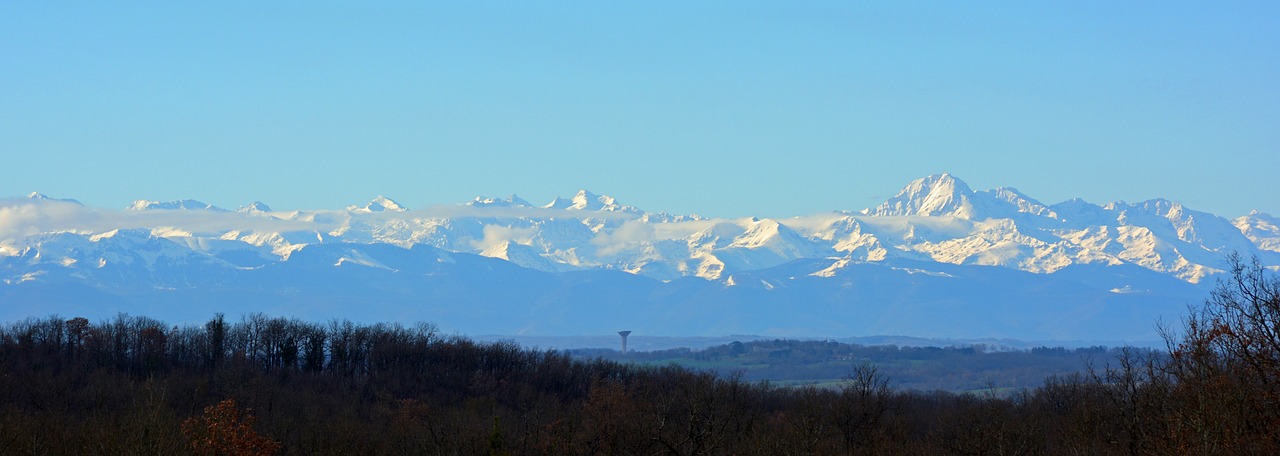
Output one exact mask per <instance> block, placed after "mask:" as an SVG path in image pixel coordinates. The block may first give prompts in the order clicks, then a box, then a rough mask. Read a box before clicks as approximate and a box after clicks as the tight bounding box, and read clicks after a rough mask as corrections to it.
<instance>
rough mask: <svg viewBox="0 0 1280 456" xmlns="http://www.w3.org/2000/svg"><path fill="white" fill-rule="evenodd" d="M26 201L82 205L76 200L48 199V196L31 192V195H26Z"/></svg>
mask: <svg viewBox="0 0 1280 456" xmlns="http://www.w3.org/2000/svg"><path fill="white" fill-rule="evenodd" d="M27 199H31V200H35V201H57V202H61V203H73V204H78V205H81V206H83V204H80V202H79V201H77V200H73V199H62V198H50V197H48V196H46V195H45V194H43V193H40V192H31V193H28V194H27Z"/></svg>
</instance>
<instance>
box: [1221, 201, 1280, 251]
mask: <svg viewBox="0 0 1280 456" xmlns="http://www.w3.org/2000/svg"><path fill="white" fill-rule="evenodd" d="M1232 224H1233V225H1235V227H1236V228H1237V229H1239V230H1240V232H1241V233H1244V236H1245V238H1247V239H1249V240H1250V241H1252V242H1253V243H1254V244H1255V245H1257V246H1258V248H1259V249H1262V250H1266V251H1268V252H1276V253H1280V219H1277V218H1276V217H1274V216H1272V215H1270V214H1266V213H1262V212H1258V211H1253V212H1250V213H1249V215H1245V216H1242V217H1239V218H1236V219H1235V220H1233V221H1232Z"/></svg>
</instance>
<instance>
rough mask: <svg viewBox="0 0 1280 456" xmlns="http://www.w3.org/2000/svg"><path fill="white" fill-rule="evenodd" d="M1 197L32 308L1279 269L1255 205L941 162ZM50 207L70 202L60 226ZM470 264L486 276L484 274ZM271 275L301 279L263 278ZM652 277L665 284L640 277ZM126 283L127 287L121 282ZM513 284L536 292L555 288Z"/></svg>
mask: <svg viewBox="0 0 1280 456" xmlns="http://www.w3.org/2000/svg"><path fill="white" fill-rule="evenodd" d="M4 204H9V205H11V206H6V207H0V211H7V212H0V214H21V215H20V216H18V215H8V216H6V217H7V218H5V217H0V227H2V228H5V229H4V230H2V231H0V284H2V285H0V302H3V300H4V299H10V300H12V299H16V298H5V296H16V295H13V293H20V292H21V293H35V294H32V295H31V296H32V297H31V298H30V299H32V301H30V302H32V303H35V302H38V301H37V300H36V299H37V298H38V297H39V296H45V297H47V295H44V294H39V293H36V292H35V291H32V290H37V289H39V290H66V289H68V288H66V287H68V286H71V284H74V285H75V286H78V287H85V288H82V290H97V291H93V292H92V293H108V294H111V295H112V296H117V297H118V296H122V295H120V294H119V293H122V292H120V291H119V290H124V289H129V290H134V289H135V288H136V287H138V286H140V285H139V284H146V285H145V287H144V288H145V289H148V290H150V289H155V290H182V289H188V290H200V289H204V288H202V287H210V286H220V287H241V286H242V285H235V284H237V283H242V282H244V281H246V280H247V281H249V282H245V283H252V284H254V285H252V286H250V285H243V286H245V287H250V288H251V289H252V290H276V291H271V292H270V293H271V296H276V297H279V296H310V295H308V293H310V292H309V291H305V288H306V287H305V286H303V285H302V284H305V283H309V284H311V285H312V286H319V285H317V284H318V282H315V280H321V279H319V278H323V280H326V281H332V282H333V283H334V284H335V285H333V286H334V287H336V286H338V285H337V284H345V285H344V286H354V287H356V288H359V289H360V290H363V291H365V292H368V293H372V295H376V296H383V297H386V296H388V295H386V294H385V293H393V292H394V293H398V292H400V291H395V290H406V289H417V288H414V287H415V286H416V285H409V284H412V283H418V282H415V281H427V282H423V283H428V282H429V283H432V284H437V285H438V284H440V283H441V282H439V281H441V280H447V281H449V282H448V283H449V284H451V285H449V286H451V287H454V288H447V289H440V290H438V291H430V293H442V294H432V295H431V296H435V297H437V298H439V299H444V300H456V299H463V298H460V297H458V296H455V295H448V294H443V293H445V292H446V291H447V290H455V291H457V292H458V293H472V292H473V291H472V292H466V291H458V290H471V288H468V287H489V288H492V287H505V286H506V285H501V284H502V283H503V282H502V280H506V279H502V278H501V277H497V276H492V275H491V274H492V271H495V270H497V269H495V268H498V269H501V270H502V271H505V272H503V274H507V275H510V274H515V273H516V271H523V272H519V274H520V277H522V279H521V280H526V279H527V280H532V281H535V282H538V285H531V283H533V282H529V283H525V282H522V284H521V285H520V286H522V287H531V286H532V287H535V288H537V287H543V286H545V287H549V288H545V289H543V288H538V289H542V290H544V291H545V292H546V293H550V294H549V295H547V296H560V295H558V294H557V293H561V292H562V291H563V289H562V288H556V287H570V288H573V287H585V288H581V290H588V289H589V290H591V293H603V294H606V295H607V294H609V293H613V292H614V291H612V290H609V289H605V288H598V287H606V285H604V284H612V285H608V286H613V285H617V284H619V283H625V284H628V285H626V286H628V287H631V286H635V287H639V288H638V289H644V290H651V291H652V292H653V293H656V295H655V296H666V297H667V298H664V299H669V298H670V296H671V295H672V293H677V292H676V291H670V290H691V289H697V290H701V291H698V293H703V294H704V295H706V296H711V295H707V294H706V293H711V292H710V291H707V290H733V291H725V292H726V293H731V295H732V296H734V299H744V300H747V301H750V302H757V301H752V300H755V299H764V300H763V301H758V302H773V301H771V299H775V298H768V299H765V298H760V296H757V295H755V294H754V293H766V294H771V296H775V297H776V296H782V295H786V296H793V295H794V296H793V297H794V298H796V299H816V300H819V302H825V303H826V304H823V305H826V306H829V307H830V308H836V307H839V306H844V305H851V304H848V302H857V303H861V304H858V305H869V304H866V301H862V300H860V299H861V298H858V299H854V298H851V297H850V296H851V295H848V294H847V293H851V292H850V291H848V290H857V289H868V290H878V291H875V292H874V293H880V294H878V295H876V296H880V299H887V300H889V301H893V302H902V299H905V298H902V297H893V296H895V295H893V294H892V293H893V292H895V291H894V290H890V289H882V288H878V287H881V286H889V285H888V284H894V285H893V286H907V285H908V284H912V283H930V284H937V285H938V286H945V287H952V289H955V290H960V291H963V292H970V291H972V292H973V293H974V294H973V295H972V296H970V297H968V298H965V297H960V298H956V299H960V300H964V299H972V300H973V302H980V301H981V300H982V297H983V296H985V295H984V293H986V292H987V291H988V290H985V289H982V288H981V287H979V288H975V289H972V290H971V289H970V288H968V286H967V285H966V286H960V285H953V284H952V282H951V280H956V279H957V278H960V277H980V278H982V280H987V281H989V282H986V283H987V285H986V286H987V287H996V288H999V287H1005V288H999V289H998V290H995V291H992V293H994V294H995V295H1000V294H1001V293H1004V292H1008V293H1011V294H1009V295H1008V296H1015V295H1016V296H1026V294H1025V293H1031V291H1030V290H1031V289H1026V290H1022V289H1020V290H1022V291H1017V292H1016V293H1015V292H1013V291H1009V290H1010V289H1012V288H1009V287H1013V288H1017V287H1021V286H1022V285H1019V284H1014V283H1009V284H1003V285H1002V284H1001V283H1002V282H1000V280H1004V279H1009V280H1015V279H1016V280H1019V281H1023V282H1025V283H1030V282H1027V281H1028V280H1032V279H1028V277H1032V278H1035V279H1034V280H1032V281H1033V282H1035V283H1038V284H1039V285H1036V286H1050V285H1049V284H1053V285H1052V286H1054V287H1063V288H1062V289H1063V290H1071V291H1070V293H1066V294H1063V295H1061V296H1071V297H1072V298H1071V299H1086V298H1083V297H1089V296H1092V298H1087V299H1095V298H1096V300H1095V301H1089V302H1111V301H1112V300H1116V299H1120V300H1122V301H1124V302H1129V303H1145V302H1148V301H1144V300H1150V299H1154V297H1155V296H1157V295H1159V292H1158V290H1157V288H1159V287H1165V288H1168V287H1171V286H1173V285H1170V284H1172V283H1177V284H1183V285H1178V286H1177V287H1175V288H1177V289H1179V290H1182V291H1179V292H1178V293H1200V292H1203V291H1204V287H1205V286H1207V285H1209V284H1212V283H1213V279H1214V277H1216V275H1217V274H1219V273H1221V272H1223V271H1224V270H1225V269H1226V268H1227V267H1228V264H1229V263H1228V262H1227V260H1226V258H1227V256H1228V255H1229V254H1231V253H1233V252H1238V253H1240V254H1241V255H1243V256H1245V257H1250V256H1256V257H1258V258H1259V259H1260V260H1261V261H1263V263H1264V264H1266V265H1268V266H1271V267H1276V266H1277V265H1280V220H1277V218H1275V217H1273V216H1270V215H1267V214H1262V213H1257V212H1254V213H1251V214H1249V215H1247V216H1244V217H1240V218H1237V219H1234V220H1227V219H1224V218H1222V217H1219V216H1217V215H1214V214H1210V213H1206V212H1200V211H1195V210H1193V209H1190V208H1186V207H1184V206H1183V205H1181V204H1179V203H1176V202H1172V201H1167V200H1162V199H1154V200H1149V201H1143V202H1139V203H1125V202H1113V203H1107V204H1103V205H1096V204H1092V203H1088V202H1085V201H1083V200H1079V199H1075V200H1068V201H1064V202H1061V203H1057V204H1053V205H1045V204H1043V203H1041V202H1039V201H1036V200H1035V199H1033V198H1031V197H1029V196H1027V195H1025V194H1023V193H1021V192H1019V191H1017V190H1016V189H1013V188H1007V187H1002V188H996V189H992V190H980V191H974V190H973V189H971V188H970V187H969V186H968V185H967V184H966V183H964V182H963V181H961V180H960V179H958V178H956V177H954V176H951V175H949V174H939V175H934V176H928V177H925V178H923V179H918V180H915V181H913V182H911V183H909V184H908V185H907V186H906V187H904V188H903V189H902V190H901V191H900V192H898V194H897V195H895V196H894V197H892V198H889V199H888V200H886V201H885V202H884V203H883V204H881V205H879V206H877V207H876V208H875V209H873V210H867V211H864V212H862V213H851V212H832V213H826V214H815V215H811V216H804V217H794V218H787V219H768V218H765V219H760V218H755V217H743V218H732V219H724V218H720V219H706V218H702V217H698V216H677V215H669V214H666V213H662V212H654V213H648V212H644V211H641V210H639V209H637V208H635V207H633V206H627V205H623V204H621V203H619V202H618V201H617V200H616V199H614V198H613V197H610V196H606V195H597V194H594V193H591V192H588V191H585V190H582V191H579V192H578V193H577V194H576V195H574V196H573V197H572V198H556V199H555V200H554V201H552V202H551V203H550V204H548V205H546V206H541V207H538V206H534V205H532V204H529V203H528V202H527V201H525V200H523V199H521V198H519V197H517V196H515V195H511V196H508V197H506V198H485V197H477V198H476V199H474V200H472V201H471V202H468V203H466V207H465V208H430V209H421V210H407V209H406V208H404V207H403V206H401V205H400V204H397V203H396V202H394V201H392V200H390V199H388V198H386V197H383V196H379V197H378V198H375V199H374V200H372V201H370V202H369V203H368V204H366V205H364V206H351V207H348V208H347V209H346V210H338V211H333V210H319V211H307V210H301V211H288V212H273V211H271V209H270V208H269V207H267V206H266V205H265V204H262V203H260V202H254V203H253V204H250V205H249V206H246V207H242V208H240V209H239V211H238V213H237V212H225V211H222V210H220V209H217V208H215V207H212V206H210V205H207V204H204V203H201V202H198V201H195V200H181V201H173V202H156V201H146V200H139V201H138V202H135V203H134V204H133V205H131V206H130V207H129V210H125V211H116V212H110V211H99V210H95V209H90V208H84V207H82V206H79V205H78V204H77V205H76V206H70V205H67V204H62V203H61V202H60V201H59V200H53V199H50V198H48V197H45V196H43V195H39V194H32V195H30V196H29V197H28V198H27V199H24V200H8V202H5V203H4ZM55 208H56V209H57V210H54V209H55ZM46 209H48V210H47V211H46ZM463 209H465V210H463ZM77 211H79V212H77ZM144 212H145V213H144ZM67 214H72V215H67ZM59 217H66V219H65V223H64V224H61V225H60V224H59V223H60V222H59V221H60V220H64V219H61V218H59ZM421 262H430V264H423V263H421ZM498 265H505V266H498ZM877 265H878V266H877ZM513 268H514V269H513ZM484 271H490V272H484ZM1135 271H1140V272H1135ZM1015 272H1016V273H1015ZM295 274H301V276H297V277H295ZM433 274H435V275H433ZM865 274H871V275H870V276H864V275H865ZM438 275H442V276H438ZM300 277H314V278H316V279H313V280H312V281H310V282H308V281H306V280H303V279H302V278H300ZM445 277H448V278H447V279H446V278H445ZM476 277H484V279H483V280H489V281H495V282H492V283H485V284H480V283H479V282H476V280H481V279H477V278H476ZM495 277H497V278H495ZM620 277H621V278H620ZM877 277H878V278H877ZM925 278H928V279H927V280H926V279H925ZM997 278H1004V279H997ZM876 280H884V282H882V283H881V282H875V281H876ZM352 281H355V282H352ZM867 281H871V282H867ZM276 282H281V283H297V284H299V285H289V286H288V287H285V288H278V286H277V285H273V284H274V283H276ZM353 283H358V284H359V285H353ZM655 283H656V284H668V285H663V286H665V287H669V288H650V287H659V285H654V284H655ZM699 283H707V284H712V285H714V286H713V287H712V288H701V287H702V286H701V285H694V284H699ZM877 283H879V285H877ZM19 286H21V287H25V288H15V287H19ZM46 286H47V287H48V288H41V287H46ZM424 286H425V285H424ZM931 286H932V285H931ZM1184 286H1185V287H1184ZM184 287H186V288H184ZM369 287H373V288H369ZM690 287H692V288H690ZM867 287H870V288H867ZM955 287H959V288H955ZM236 289H237V290H242V289H241V288H236ZM325 289H327V290H330V291H332V290H333V289H332V288H325ZM660 289H661V290H668V291H654V290H660ZM23 290H26V291H23ZM112 290H115V291H112ZM379 290H382V291H379ZM387 290H391V291H387ZM430 290H436V289H435V288H431V289H430ZM556 290H561V291H556ZM784 290H789V291H784ZM841 290H845V291H841ZM1001 290H1004V291H1001ZM1113 290H1122V291H1124V292H1123V293H1121V292H1116V291H1113ZM242 291H243V290H242ZM419 291H420V292H421V291H422V290H419ZM898 291H901V290H898ZM960 291H957V292H960ZM48 292H49V293H54V292H59V293H60V291H48ZM135 292H136V293H142V291H130V292H129V293H135ZM238 292H239V291H238ZM245 292H247V291H245ZM253 292H254V293H257V291H253ZM1095 292H1096V293H1101V294H1097V295H1095V294H1090V293H1095ZM42 293H43V292H42ZM86 293H89V292H88V291H86ZM148 293H149V292H148ZM281 293H283V294H281ZM290 293H292V294H290ZM379 293H384V294H379ZM646 293H647V292H646ZM680 293H684V292H683V291H681V292H680ZM714 293H720V291H715V292H714ZM788 293H790V294H788ZM874 293H873V294H874ZM886 293H887V294H886ZM919 293H923V292H918V291H911V292H909V293H908V294H912V295H916V294H919ZM1119 295H1123V296H1124V297H1123V298H1118V297H1116V296H1119ZM24 296H25V295H24ZM77 296H79V295H77ZM94 296H98V298H103V296H99V295H94ZM502 296H504V299H515V300H520V299H526V298H525V297H522V296H521V295H519V294H516V295H506V294H503V295H502ZM717 296H718V295H717ZM929 296H930V298H929V299H936V300H940V301H939V302H945V301H946V299H947V298H946V297H944V296H941V295H929ZM1100 296H1105V297H1100ZM1160 296H1164V295H1160ZM1173 296H1175V297H1177V296H1181V297H1182V298H1179V299H1183V298H1185V299H1193V300H1194V299H1203V298H1202V297H1199V298H1195V297H1188V296H1189V295H1185V294H1183V295H1179V294H1177V293H1174V294H1173ZM98 298H95V299H98ZM24 299H26V298H24ZM103 299H106V298H103ZM113 299H114V298H113ZM289 299H292V298H289ZM388 299H390V298H388ZM527 299H531V300H533V301H537V302H538V303H540V304H537V305H544V306H545V305H552V304H547V302H546V301H545V300H546V299H553V298H550V297H542V298H538V297H533V295H530V297H527ZM618 299H621V300H624V301H625V300H627V299H632V298H631V297H626V298H622V297H619V298H618ZM848 299H854V301H845V300H848ZM1045 299H1046V300H1048V301H1046V302H1050V301H1052V302H1064V304H1062V305H1074V304H1065V302H1066V301H1053V299H1057V298H1045ZM1063 299H1065V298H1063ZM822 300H828V301H822ZM450 302H453V301H450ZM522 302H523V301H522ZM628 302H630V301H628ZM682 302H683V301H682ZM700 302H701V301H700ZM966 302H968V301H966ZM1189 302H1192V301H1186V300H1184V301H1182V302H1180V303H1179V305H1185V304H1187V303H1189ZM531 305H532V304H531ZM703 305H705V303H704V304H703ZM1082 305H1083V304H1082ZM1135 305H1137V304H1135ZM1144 305H1145V304H1144ZM686 310H687V309H682V308H672V309H671V312H677V313H678V312H683V311H686ZM1099 315H1100V314H1099ZM1133 315H1137V314H1133ZM886 318H891V316H890V317H886Z"/></svg>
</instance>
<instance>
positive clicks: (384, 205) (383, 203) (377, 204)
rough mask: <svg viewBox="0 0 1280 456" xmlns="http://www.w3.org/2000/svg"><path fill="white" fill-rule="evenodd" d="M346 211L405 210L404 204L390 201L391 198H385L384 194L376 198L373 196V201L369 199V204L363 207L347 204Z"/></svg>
mask: <svg viewBox="0 0 1280 456" xmlns="http://www.w3.org/2000/svg"><path fill="white" fill-rule="evenodd" d="M347 211H349V212H364V213H369V212H388V211H390V212H404V211H405V208H404V206H401V205H400V204H399V203H397V202H395V201H392V200H391V198H387V197H385V196H382V195H378V197H377V198H374V199H373V201H369V204H365V205H364V207H359V206H347Z"/></svg>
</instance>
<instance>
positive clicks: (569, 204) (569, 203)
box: [542, 190, 642, 213]
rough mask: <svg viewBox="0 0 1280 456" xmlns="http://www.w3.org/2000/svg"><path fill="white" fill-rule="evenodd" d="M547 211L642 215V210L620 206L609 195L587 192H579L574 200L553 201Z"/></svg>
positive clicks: (548, 205) (546, 207)
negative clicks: (560, 210) (564, 210)
mask: <svg viewBox="0 0 1280 456" xmlns="http://www.w3.org/2000/svg"><path fill="white" fill-rule="evenodd" d="M542 207H543V208H545V209H566V210H573V211H604V212H631V213H640V212H642V211H641V210H640V209H637V208H636V207H635V206H626V205H622V204H619V203H618V201H617V200H616V199H614V198H613V197H612V196H609V195H597V194H595V193H591V192H589V191H587V190H578V193H577V194H575V195H573V197H572V198H568V199H566V198H561V197H558V196H557V197H556V199H554V200H551V202H550V203H548V204H547V205H546V206H542Z"/></svg>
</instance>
